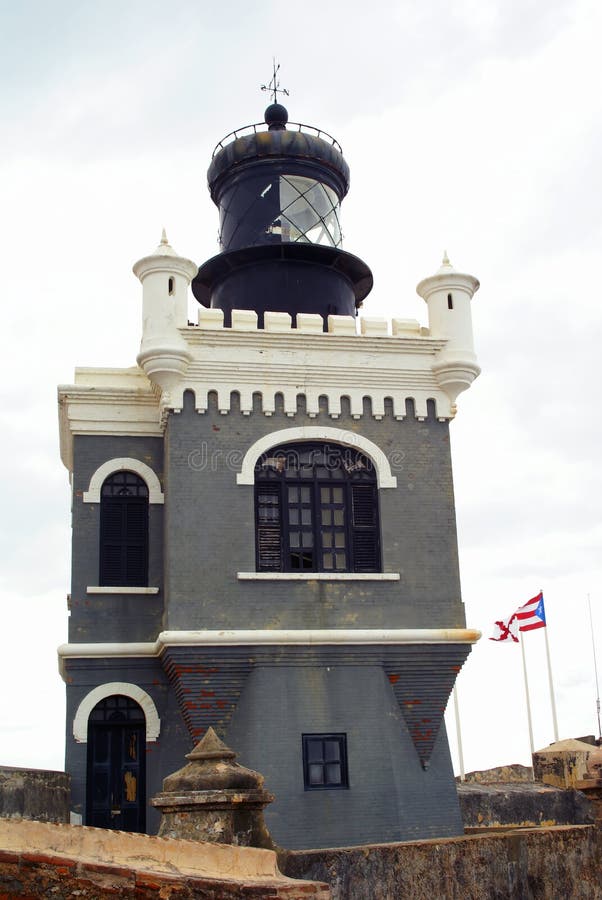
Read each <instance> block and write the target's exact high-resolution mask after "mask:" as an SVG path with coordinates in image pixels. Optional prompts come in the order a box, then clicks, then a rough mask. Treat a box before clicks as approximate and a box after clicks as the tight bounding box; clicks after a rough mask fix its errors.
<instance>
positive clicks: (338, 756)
mask: <svg viewBox="0 0 602 900" xmlns="http://www.w3.org/2000/svg"><path fill="white" fill-rule="evenodd" d="M302 740H303V783H304V786H305V790H306V791H322V790H330V789H337V788H348V787H349V777H348V771H347V735H346V734H304V735H303V738H302Z"/></svg>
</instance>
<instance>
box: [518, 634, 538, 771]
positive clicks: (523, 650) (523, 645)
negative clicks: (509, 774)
mask: <svg viewBox="0 0 602 900" xmlns="http://www.w3.org/2000/svg"><path fill="white" fill-rule="evenodd" d="M520 649H521V652H522V656H523V675H524V678H525V695H526V697H527V719H528V722H529V741H530V743H531V756H533V754H534V753H535V745H534V743H533V723H532V721H531V701H530V699H529V679H528V678H527V660H526V658H525V641H524V638H523V639H522V640H521V641H520Z"/></svg>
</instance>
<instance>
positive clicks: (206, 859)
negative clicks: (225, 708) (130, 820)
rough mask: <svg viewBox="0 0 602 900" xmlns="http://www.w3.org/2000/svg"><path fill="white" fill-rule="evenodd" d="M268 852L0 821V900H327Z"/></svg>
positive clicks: (322, 891)
mask: <svg viewBox="0 0 602 900" xmlns="http://www.w3.org/2000/svg"><path fill="white" fill-rule="evenodd" d="M329 896H330V894H329V891H328V889H327V887H326V885H324V884H314V883H308V882H307V881H301V882H299V881H291V880H290V879H288V878H286V877H284V876H283V875H282V874H281V873H280V872H279V870H278V867H277V865H276V855H275V853H273V852H272V851H270V850H258V849H256V848H254V847H228V846H226V845H224V844H201V843H192V842H190V841H173V840H165V839H162V838H155V837H148V836H146V835H139V834H126V833H125V832H116V831H107V830H104V829H98V828H85V827H84V828H82V827H73V826H64V825H47V824H42V823H39V822H23V821H21V822H17V821H8V820H6V819H1V818H0V900H7V898H9V897H10V898H16V900H33V898H34V897H53V898H54V900H72V898H83V897H85V898H86V900H105V898H106V900H109V898H110V900H114V898H115V897H121V898H125V900H157V898H159V897H160V898H162V900H168V898H170V900H171V898H173V900H176V898H177V900H243V898H244V900H246V898H254V900H267V898H272V897H273V898H283V900H284V898H286V900H328V898H329Z"/></svg>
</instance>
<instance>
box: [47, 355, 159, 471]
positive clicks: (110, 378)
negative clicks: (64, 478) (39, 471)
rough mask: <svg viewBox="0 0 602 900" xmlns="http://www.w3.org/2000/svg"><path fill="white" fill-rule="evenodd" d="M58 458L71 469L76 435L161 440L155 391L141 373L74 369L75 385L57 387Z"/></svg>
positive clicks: (117, 370)
mask: <svg viewBox="0 0 602 900" xmlns="http://www.w3.org/2000/svg"><path fill="white" fill-rule="evenodd" d="M58 404H59V432H60V447H61V459H62V461H63V463H64V465H65V466H66V467H67V469H68V470H69V471H70V472H71V471H72V469H73V436H74V435H76V434H90V435H92V434H109V435H140V436H143V437H160V436H161V434H162V433H163V430H162V427H161V422H160V404H159V397H158V391H157V389H156V388H155V387H154V385H153V384H151V382H150V381H149V380H148V378H147V377H146V375H145V374H144V372H143V371H142V370H141V369H140V368H138V367H137V366H134V367H132V368H128V369H90V368H82V369H76V370H75V384H61V385H59V387H58Z"/></svg>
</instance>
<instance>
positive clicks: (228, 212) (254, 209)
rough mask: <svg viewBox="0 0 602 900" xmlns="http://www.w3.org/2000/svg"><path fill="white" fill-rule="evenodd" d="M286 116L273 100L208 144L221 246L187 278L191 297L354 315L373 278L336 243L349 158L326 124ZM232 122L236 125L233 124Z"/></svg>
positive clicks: (214, 303)
mask: <svg viewBox="0 0 602 900" xmlns="http://www.w3.org/2000/svg"><path fill="white" fill-rule="evenodd" d="M287 123H288V113H287V111H286V109H285V108H284V106H282V105H281V104H280V103H273V104H271V105H270V106H268V108H267V109H266V111H265V123H261V124H258V125H252V126H249V127H248V128H244V129H241V130H240V131H236V132H233V133H232V134H230V135H228V136H227V137H226V138H224V139H223V140H222V141H220V143H219V144H218V145H217V147H216V149H215V151H214V154H213V159H212V161H211V165H210V166H209V170H208V173H207V179H208V183H209V190H210V192H211V197H212V199H213V202H214V203H215V204H216V206H217V207H218V208H219V213H220V233H219V240H220V245H221V248H222V250H221V253H219V254H218V255H217V256H214V257H213V258H212V259H210V260H208V261H207V262H206V263H204V264H203V265H202V266H201V267H200V268H199V271H198V275H197V276H196V278H195V279H194V281H193V282H192V290H193V293H194V295H195V297H196V298H197V300H198V301H199V302H200V303H202V304H203V305H204V306H209V307H213V308H216V309H222V310H223V311H224V322H225V324H226V325H227V326H228V325H230V322H231V312H232V310H233V309H253V310H255V311H256V312H257V314H258V324H259V327H260V328H262V327H263V314H264V312H266V311H268V310H270V311H275V312H288V313H290V314H291V316H292V320H293V326H294V325H295V324H296V315H297V313H299V312H304V313H318V314H320V315H321V316H322V317H323V318H324V323H325V324H324V327H325V328H326V323H327V317H328V316H329V315H347V316H349V315H355V313H356V310H357V308H358V307H359V306H360V305H361V303H362V300H363V299H364V297H366V295H367V294H368V293H369V292H370V290H371V288H372V273H371V271H370V269H369V268H368V266H367V265H366V264H365V263H364V262H363V261H362V260H361V259H359V258H358V257H357V256H354V255H353V254H351V253H346V252H345V251H344V250H343V249H342V236H341V224H340V209H341V202H342V200H343V198H344V197H345V195H346V194H347V191H348V190H349V167H348V165H347V163H346V162H345V159H344V158H343V154H342V151H341V148H340V146H339V144H338V143H337V142H336V141H335V140H334V139H333V138H331V137H330V136H329V135H327V134H325V132H322V131H319V130H318V129H315V128H310V127H308V126H305V125H299V124H293V123H289V127H287ZM241 132H244V133H242V134H241Z"/></svg>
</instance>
